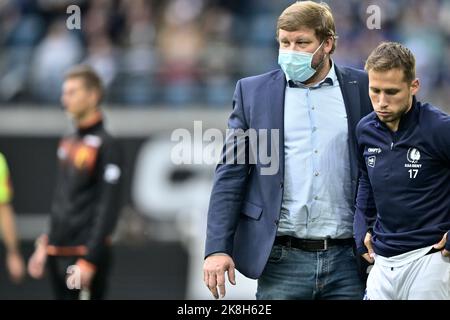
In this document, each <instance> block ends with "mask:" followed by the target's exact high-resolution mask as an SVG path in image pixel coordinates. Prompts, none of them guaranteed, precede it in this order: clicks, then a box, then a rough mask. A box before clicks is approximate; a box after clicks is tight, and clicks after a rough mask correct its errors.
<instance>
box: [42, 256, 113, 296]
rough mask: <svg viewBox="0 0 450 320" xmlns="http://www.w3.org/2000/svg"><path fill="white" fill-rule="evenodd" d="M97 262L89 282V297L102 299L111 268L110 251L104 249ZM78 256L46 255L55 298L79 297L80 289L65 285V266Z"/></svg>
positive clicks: (73, 261)
mask: <svg viewBox="0 0 450 320" xmlns="http://www.w3.org/2000/svg"><path fill="white" fill-rule="evenodd" d="M106 251H107V252H105V253H104V254H103V255H102V257H101V259H100V261H99V263H98V264H97V265H96V267H97V269H96V272H95V275H94V277H93V279H92V282H91V287H90V299H91V300H102V299H104V297H105V293H106V289H107V281H108V277H109V272H110V269H111V261H112V257H111V251H110V249H108V250H106ZM79 258H80V257H78V256H70V257H62V256H48V259H47V264H48V271H49V276H50V281H51V285H52V288H53V292H54V295H55V299H57V300H78V299H80V290H78V289H69V288H68V286H67V276H68V275H69V274H68V273H67V268H68V267H69V266H71V265H75V264H76V262H77V260H78V259H79Z"/></svg>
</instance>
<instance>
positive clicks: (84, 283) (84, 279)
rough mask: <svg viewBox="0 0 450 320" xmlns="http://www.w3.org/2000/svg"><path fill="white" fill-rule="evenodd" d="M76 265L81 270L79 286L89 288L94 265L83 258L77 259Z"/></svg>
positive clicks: (94, 269)
mask: <svg viewBox="0 0 450 320" xmlns="http://www.w3.org/2000/svg"><path fill="white" fill-rule="evenodd" d="M77 266H78V267H79V268H80V271H81V281H80V282H81V288H83V289H89V288H90V287H91V283H92V279H93V278H94V275H95V271H96V268H95V265H93V264H92V263H90V262H88V261H86V260H84V259H79V260H78V261H77Z"/></svg>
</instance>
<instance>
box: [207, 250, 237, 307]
mask: <svg viewBox="0 0 450 320" xmlns="http://www.w3.org/2000/svg"><path fill="white" fill-rule="evenodd" d="M226 271H228V280H229V281H230V283H231V284H232V285H235V284H236V279H235V271H234V262H233V259H231V257H230V256H229V255H227V254H217V255H210V256H208V257H207V258H206V259H205V263H204V264H203V281H204V282H205V284H206V286H207V287H208V289H209V291H211V293H212V295H213V296H214V298H216V299H219V294H218V292H217V287H219V293H220V297H221V298H223V297H225V272H226Z"/></svg>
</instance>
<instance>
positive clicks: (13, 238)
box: [0, 204, 20, 253]
mask: <svg viewBox="0 0 450 320" xmlns="http://www.w3.org/2000/svg"><path fill="white" fill-rule="evenodd" d="M0 226H1V228H2V234H3V241H4V243H5V247H6V250H7V251H8V252H9V253H12V252H19V251H20V250H19V242H18V239H17V231H16V224H15V219H14V211H13V208H12V206H11V205H10V204H2V205H0Z"/></svg>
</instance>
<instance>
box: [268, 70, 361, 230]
mask: <svg viewBox="0 0 450 320" xmlns="http://www.w3.org/2000/svg"><path fill="white" fill-rule="evenodd" d="M290 83H292V81H290ZM348 134H349V132H348V124H347V112H346V110H345V105H344V100H343V97H342V92H341V89H340V85H339V82H338V79H337V76H336V72H335V70H334V64H333V63H332V66H331V69H330V72H329V73H328V75H327V76H326V77H325V79H324V80H323V81H322V82H320V83H318V84H317V85H315V86H313V87H305V86H303V85H302V84H296V85H294V86H290V85H287V86H286V92H285V105H284V155H285V174H284V187H285V189H284V195H283V201H282V205H281V218H280V222H279V227H278V231H277V235H290V236H294V237H297V238H304V239H324V238H333V239H336V238H351V237H352V236H353V231H352V230H353V227H352V225H353V209H352V208H353V200H352V199H351V194H352V192H351V176H350V162H349V146H348V139H349V138H348Z"/></svg>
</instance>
